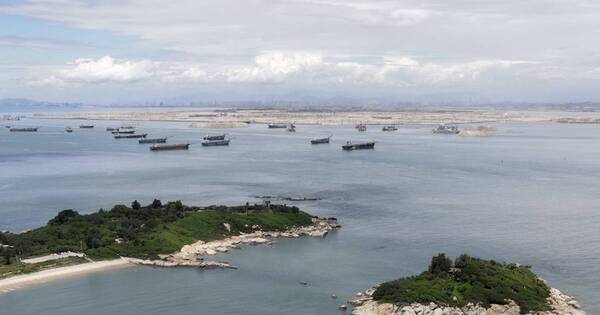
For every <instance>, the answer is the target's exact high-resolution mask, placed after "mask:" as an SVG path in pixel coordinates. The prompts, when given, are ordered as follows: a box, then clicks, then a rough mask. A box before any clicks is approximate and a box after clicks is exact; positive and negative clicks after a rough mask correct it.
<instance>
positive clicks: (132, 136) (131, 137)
mask: <svg viewBox="0 0 600 315" xmlns="http://www.w3.org/2000/svg"><path fill="white" fill-rule="evenodd" d="M146 136H147V134H145V133H142V134H139V135H135V134H133V135H116V136H115V139H138V138H146Z"/></svg>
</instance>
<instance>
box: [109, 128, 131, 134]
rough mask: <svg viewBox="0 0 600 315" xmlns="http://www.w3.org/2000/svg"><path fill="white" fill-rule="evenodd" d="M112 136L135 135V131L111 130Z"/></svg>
mask: <svg viewBox="0 0 600 315" xmlns="http://www.w3.org/2000/svg"><path fill="white" fill-rule="evenodd" d="M112 133H113V135H114V134H132V133H135V130H121V129H117V130H113V132H112Z"/></svg>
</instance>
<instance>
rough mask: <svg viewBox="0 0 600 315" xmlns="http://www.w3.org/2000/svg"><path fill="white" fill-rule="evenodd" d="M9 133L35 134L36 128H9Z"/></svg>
mask: <svg viewBox="0 0 600 315" xmlns="http://www.w3.org/2000/svg"><path fill="white" fill-rule="evenodd" d="M9 130H10V131H11V132H37V131H38V128H37V127H35V128H10V129H9Z"/></svg>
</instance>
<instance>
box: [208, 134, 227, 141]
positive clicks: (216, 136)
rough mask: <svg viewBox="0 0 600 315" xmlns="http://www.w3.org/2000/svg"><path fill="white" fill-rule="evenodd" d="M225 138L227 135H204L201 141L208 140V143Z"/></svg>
mask: <svg viewBox="0 0 600 315" xmlns="http://www.w3.org/2000/svg"><path fill="white" fill-rule="evenodd" d="M225 136H227V134H222V135H206V136H204V137H203V138H202V140H209V141H214V140H224V139H225Z"/></svg>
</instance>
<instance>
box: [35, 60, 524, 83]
mask: <svg viewBox="0 0 600 315" xmlns="http://www.w3.org/2000/svg"><path fill="white" fill-rule="evenodd" d="M328 59H329V60H328ZM528 64H530V63H529V62H525V61H510V60H478V61H471V62H466V63H457V64H448V65H443V64H435V63H431V62H429V63H421V62H419V61H417V60H415V59H413V58H409V57H404V56H391V57H390V56H388V57H385V58H384V59H382V60H381V62H379V63H375V64H370V63H357V62H346V61H336V60H334V58H331V57H330V58H325V57H324V56H323V55H322V54H321V53H315V52H265V53H262V54H259V55H257V56H256V57H255V58H254V62H253V63H252V64H249V65H244V64H240V65H226V66H211V65H198V64H183V63H180V62H157V61H149V60H141V61H131V60H117V59H114V58H112V57H110V56H104V57H101V58H99V59H78V60H76V61H75V62H74V63H72V64H68V65H65V66H64V67H62V68H60V69H52V70H51V71H48V72H47V73H46V74H45V76H43V78H42V79H41V80H40V79H36V80H35V81H34V84H37V85H54V86H65V85H68V84H98V83H130V82H136V81H148V80H154V81H157V82H163V83H190V84H194V83H206V84H224V83H227V84H282V83H288V84H299V85H312V84H334V85H375V86H406V85H411V86H413V85H422V86H426V85H435V84H447V83H452V82H457V81H468V80H475V79H477V78H478V77H479V76H480V75H482V74H484V73H485V72H486V71H490V70H502V69H505V70H506V69H509V68H511V67H513V66H517V65H528ZM36 77H39V74H36Z"/></svg>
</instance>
